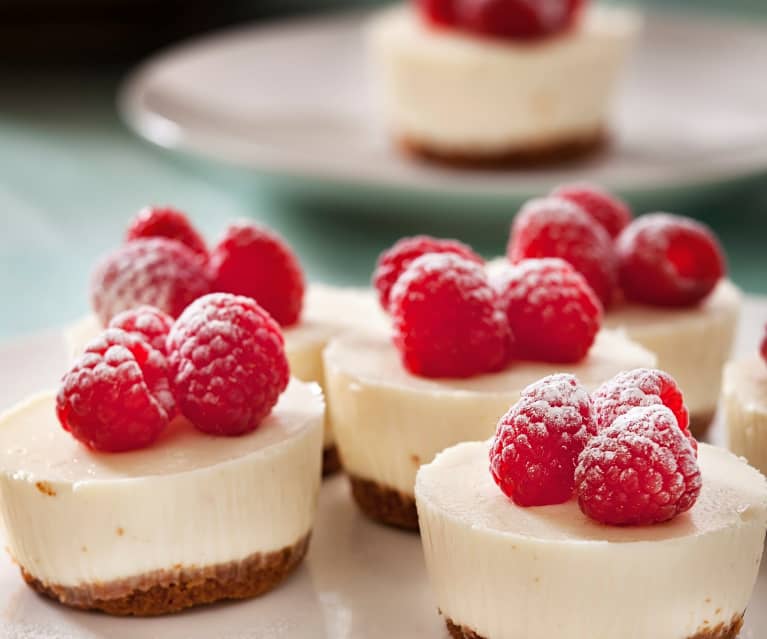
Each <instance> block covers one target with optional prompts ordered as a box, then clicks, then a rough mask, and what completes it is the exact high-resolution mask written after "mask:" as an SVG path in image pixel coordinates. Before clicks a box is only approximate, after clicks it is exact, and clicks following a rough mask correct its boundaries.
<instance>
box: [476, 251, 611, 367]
mask: <svg viewBox="0 0 767 639" xmlns="http://www.w3.org/2000/svg"><path fill="white" fill-rule="evenodd" d="M490 281H491V283H492V284H493V286H494V287H495V288H496V290H497V291H498V292H499V293H500V296H501V307H502V308H503V309H504V310H505V312H506V317H507V318H508V320H509V326H510V327H511V333H512V335H514V343H515V352H514V355H515V356H516V357H518V358H520V359H529V360H535V361H543V362H577V361H579V360H581V359H583V358H584V357H585V356H586V353H588V351H589V348H591V345H592V344H593V343H594V338H595V337H596V334H597V331H599V327H600V325H601V323H602V305H601V304H600V302H599V300H598V299H597V296H596V295H595V294H594V291H593V290H591V287H590V286H589V285H588V284H587V283H586V280H585V279H584V277H583V276H582V275H581V274H580V273H578V272H577V271H576V270H575V269H574V268H573V267H572V266H570V265H569V264H568V263H567V262H565V261H564V260H561V259H559V258H555V257H548V258H543V259H532V260H522V261H521V262H518V263H517V264H514V265H511V264H506V265H504V266H503V267H502V268H499V269H497V270H495V271H494V272H493V273H492V274H491V276H490Z"/></svg>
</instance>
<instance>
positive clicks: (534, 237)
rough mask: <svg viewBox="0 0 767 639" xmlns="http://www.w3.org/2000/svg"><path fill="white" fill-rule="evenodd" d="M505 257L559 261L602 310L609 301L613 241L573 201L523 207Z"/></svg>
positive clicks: (613, 274)
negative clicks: (580, 278) (594, 296)
mask: <svg viewBox="0 0 767 639" xmlns="http://www.w3.org/2000/svg"><path fill="white" fill-rule="evenodd" d="M507 255H508V257H509V260H511V262H519V261H520V260H524V259H527V258H531V257H559V258H562V259H563V260H565V261H566V262H569V263H570V264H572V266H573V268H575V270H576V271H578V272H579V273H580V274H581V275H583V277H585V278H586V281H587V282H588V283H589V285H590V286H591V288H592V289H594V292H595V293H596V294H597V297H598V298H599V299H600V301H601V302H602V305H603V306H604V307H605V308H607V307H608V306H609V305H610V303H611V302H612V299H613V295H614V292H615V287H616V282H617V275H618V271H617V260H616V256H615V249H614V248H613V243H612V240H611V238H610V236H609V235H608V233H607V231H605V230H604V229H603V228H602V227H601V226H600V225H599V224H597V223H596V222H595V221H594V220H593V219H592V218H591V216H589V215H588V214H587V213H585V212H584V211H583V209H581V208H580V207H579V206H578V205H577V204H574V203H573V202H570V201H568V200H564V199H562V198H558V197H547V198H542V199H537V200H531V201H530V202H528V203H527V204H525V206H523V207H522V210H521V211H520V212H519V213H518V214H517V217H516V218H515V220H514V223H513V224H512V227H511V237H510V238H509V245H508V248H507Z"/></svg>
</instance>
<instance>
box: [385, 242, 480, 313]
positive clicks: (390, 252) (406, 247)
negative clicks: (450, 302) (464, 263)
mask: <svg viewBox="0 0 767 639" xmlns="http://www.w3.org/2000/svg"><path fill="white" fill-rule="evenodd" d="M427 253H452V254H454V255H460V256H461V257H463V258H465V259H467V260H470V261H472V262H476V263H477V264H483V263H484V260H483V259H482V258H481V257H480V256H479V255H477V254H476V253H475V252H474V251H472V250H471V247H469V246H467V245H466V244H463V243H462V242H459V241H457V240H442V239H438V238H435V237H429V236H428V235H416V236H414V237H403V238H402V239H401V240H399V241H398V242H397V243H396V244H394V246H392V247H391V248H389V249H387V250H385V251H384V252H383V253H381V255H380V256H379V257H378V263H377V264H376V268H375V271H374V272H373V286H374V287H375V289H376V290H377V291H378V299H379V301H380V303H381V307H382V308H383V309H384V310H385V311H388V310H389V303H390V298H391V289H392V286H394V283H395V282H396V281H397V279H398V278H399V276H400V275H402V272H403V271H404V270H405V269H406V268H407V267H408V266H410V264H411V263H412V262H413V260H415V259H416V258H418V257H421V255H426V254H427Z"/></svg>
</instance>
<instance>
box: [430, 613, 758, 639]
mask: <svg viewBox="0 0 767 639" xmlns="http://www.w3.org/2000/svg"><path fill="white" fill-rule="evenodd" d="M512 623H513V621H512ZM445 624H446V625H447V631H448V632H449V633H450V636H451V637H453V639H489V637H483V636H482V635H478V634H477V633H476V632H474V631H473V630H472V629H471V628H467V627H466V626H459V625H458V624H456V623H454V622H453V621H452V620H451V619H448V618H447V617H445ZM741 628H743V615H735V616H734V617H733V618H732V620H731V621H730V622H729V623H726V622H722V623H719V624H717V625H716V626H712V627H710V628H709V627H707V626H706V625H704V626H702V627H701V629H700V630H698V632H696V633H695V634H694V635H692V636H691V637H687V639H736V638H737V636H738V634H740V630H741ZM615 639H619V638H618V637H616V638H615Z"/></svg>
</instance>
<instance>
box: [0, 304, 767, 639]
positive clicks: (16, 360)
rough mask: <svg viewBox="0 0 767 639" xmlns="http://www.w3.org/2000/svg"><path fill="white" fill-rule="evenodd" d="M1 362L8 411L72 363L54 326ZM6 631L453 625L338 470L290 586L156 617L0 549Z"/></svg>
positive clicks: (128, 633)
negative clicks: (77, 602) (45, 587)
mask: <svg viewBox="0 0 767 639" xmlns="http://www.w3.org/2000/svg"><path fill="white" fill-rule="evenodd" d="M743 315H744V317H743V321H742V323H741V330H740V333H739V338H738V344H737V346H736V351H738V352H740V353H745V352H753V350H754V348H755V347H756V344H757V342H758V337H759V334H760V332H761V330H762V327H763V325H764V320H765V318H767V298H761V299H759V300H756V299H753V298H752V299H749V300H748V301H747V303H746V308H745V312H744V314H743ZM0 362H2V366H1V367H0V410H4V409H5V408H7V407H8V406H9V405H11V404H12V403H15V402H16V401H18V400H19V399H21V398H22V397H24V396H25V395H27V394H29V393H31V392H34V391H35V390H39V389H41V388H45V387H51V386H53V385H55V384H56V380H57V378H58V377H59V373H60V372H61V371H62V370H64V368H65V367H66V355H65V349H64V346H63V340H62V339H61V337H60V336H59V335H56V334H44V335H40V336H37V337H32V338H27V339H25V340H23V341H18V342H13V343H7V344H5V345H0ZM721 439H722V432H721V425H720V424H717V425H716V427H715V432H714V440H715V441H717V442H720V441H721ZM0 542H2V539H0ZM0 547H2V543H0ZM552 614H556V611H555V610H552ZM510 623H513V620H510ZM765 628H767V562H763V564H762V570H761V575H760V578H759V581H758V583H757V586H756V590H755V592H754V595H753V598H752V600H751V605H750V606H749V609H748V613H747V615H746V627H745V629H744V631H743V632H742V634H741V639H763V637H764V629H765ZM0 637H2V638H3V639H260V638H264V639H267V638H268V639H358V638H359V639H392V637H398V638H401V639H411V638H413V639H430V638H434V639H445V638H446V637H447V632H446V630H445V626H444V624H443V622H442V620H441V618H440V617H439V616H438V614H437V610H436V603H435V601H434V599H433V597H432V594H431V592H430V589H429V586H428V583H427V579H426V572H425V568H424V565H423V558H422V555H421V543H420V540H419V538H418V536H417V535H415V534H412V533H407V532H400V531H397V530H392V529H388V528H384V527H382V526H378V525H376V524H373V523H371V522H369V521H367V520H366V519H364V518H363V517H362V515H360V514H359V512H358V511H357V509H356V508H355V506H354V505H353V503H352V501H351V497H350V496H349V491H348V488H347V485H346V482H345V479H344V478H343V477H341V476H339V477H335V478H334V479H331V480H329V481H326V482H325V483H324V485H323V489H322V491H321V493H320V507H319V514H318V519H317V522H316V525H315V529H314V534H313V537H312V545H311V548H310V551H309V555H308V557H307V560H306V562H305V563H304V564H303V565H302V566H301V567H300V568H299V570H298V571H297V573H296V574H294V575H293V576H292V577H290V578H289V579H288V580H287V581H286V582H285V583H284V584H283V585H282V586H280V587H279V588H278V589H277V590H275V591H273V592H271V593H269V594H267V595H265V596H264V597H261V598H260V599H255V600H252V601H247V602H237V603H229V604H220V605H216V606H211V607H206V608H200V609H197V610H192V611H189V612H184V613H181V614H178V615H175V616H169V617H160V618H153V619H118V618H113V617H108V616H106V615H102V614H96V613H87V612H75V611H72V610H69V609H67V608H65V607H63V606H60V605H58V604H56V603H53V602H51V601H49V600H47V599H44V598H43V597H40V596H38V595H36V594H35V593H34V592H33V591H32V590H30V589H29V588H27V587H26V586H25V585H24V583H23V582H22V579H21V577H20V575H19V572H18V570H17V569H16V567H15V566H13V565H12V564H11V562H10V560H9V559H8V558H7V556H6V555H5V554H2V555H0ZM552 639H556V638H554V637H552ZM616 639H618V638H616Z"/></svg>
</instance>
